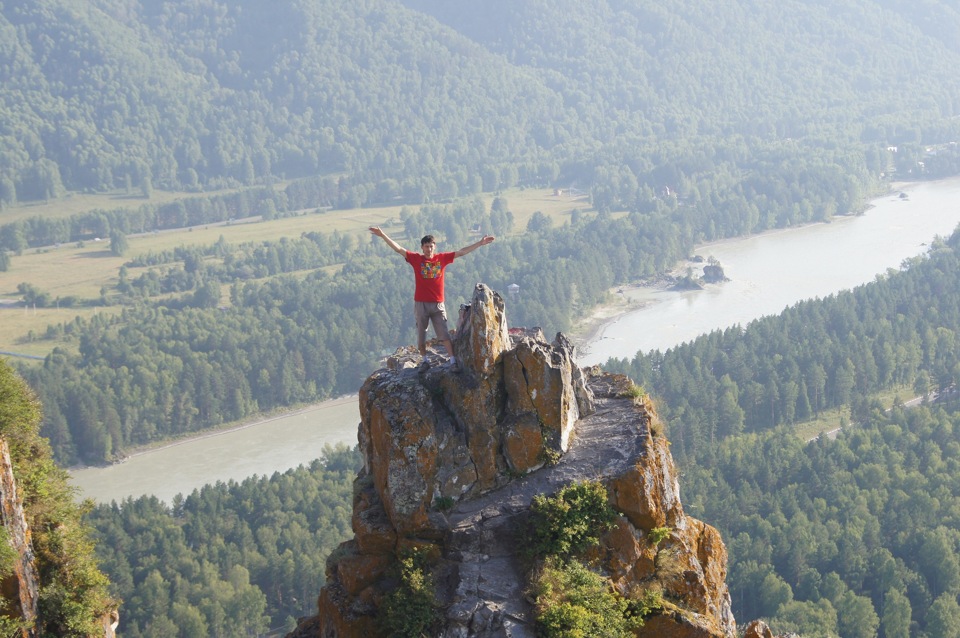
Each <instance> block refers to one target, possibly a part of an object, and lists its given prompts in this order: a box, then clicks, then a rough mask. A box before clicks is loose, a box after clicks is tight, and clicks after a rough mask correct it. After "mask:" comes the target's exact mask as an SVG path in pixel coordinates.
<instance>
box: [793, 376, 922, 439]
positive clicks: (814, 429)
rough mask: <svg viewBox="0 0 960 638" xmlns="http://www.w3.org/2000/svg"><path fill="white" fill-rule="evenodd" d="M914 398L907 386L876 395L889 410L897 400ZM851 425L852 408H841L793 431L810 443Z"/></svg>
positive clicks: (804, 423)
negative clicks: (825, 434)
mask: <svg viewBox="0 0 960 638" xmlns="http://www.w3.org/2000/svg"><path fill="white" fill-rule="evenodd" d="M913 397H914V393H913V390H912V389H911V388H910V387H908V386H905V385H904V386H899V387H896V388H892V389H890V390H886V391H884V392H881V393H880V394H878V395H876V398H877V399H879V400H880V403H881V404H882V405H883V406H884V407H885V408H886V409H888V410H889V409H890V408H891V407H892V406H893V404H894V401H895V400H899V401H907V400H909V399H912V398H913ZM849 423H850V407H849V406H841V407H839V408H832V409H830V410H824V411H822V412H821V413H820V417H819V418H817V419H810V420H808V421H803V422H800V423H797V424H796V425H794V426H793V431H794V433H796V435H797V436H798V437H800V438H801V439H803V440H804V441H809V440H810V439H815V438H816V437H817V436H818V435H820V434H822V433H825V432H832V431H834V430H836V429H837V428H839V427H841V425H843V424H847V425H849Z"/></svg>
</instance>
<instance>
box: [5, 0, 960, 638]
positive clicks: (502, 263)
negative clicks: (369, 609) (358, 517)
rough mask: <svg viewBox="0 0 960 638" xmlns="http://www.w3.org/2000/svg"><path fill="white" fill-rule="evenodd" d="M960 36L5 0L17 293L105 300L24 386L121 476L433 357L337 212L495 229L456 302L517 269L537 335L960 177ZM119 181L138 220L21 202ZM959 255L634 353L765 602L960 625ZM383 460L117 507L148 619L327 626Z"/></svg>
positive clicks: (559, 5) (831, 613)
mask: <svg viewBox="0 0 960 638" xmlns="http://www.w3.org/2000/svg"><path fill="white" fill-rule="evenodd" d="M958 33H960V11H958V10H957V8H956V7H954V6H953V5H952V4H951V3H948V2H945V1H943V0H939V1H938V0H934V1H930V2H924V3H922V4H918V3H914V2H908V1H907V0H829V1H824V2H816V3H810V2H795V1H788V2H779V3H773V4H764V3H756V2H749V1H747V0H737V1H735V2H727V3H722V4H718V5H716V6H706V5H704V3H698V2H694V1H692V0H665V1H662V2H658V3H652V2H646V1H642V2H632V3H627V2H619V1H616V0H587V1H584V2H571V1H568V0H557V1H555V2H549V3H547V2H520V3H517V2H509V1H503V0H494V1H492V2H486V3H482V4H480V3H473V4H470V3H463V2H447V1H445V0H402V1H396V0H362V1H356V2H337V1H335V0H286V1H284V2H270V1H267V0H251V1H249V2H244V3H228V2H222V1H218V0H181V1H172V0H33V1H29V2H28V1H24V0H0V271H4V272H10V273H16V274H17V275H18V276H19V275H20V274H21V272H22V277H21V278H20V279H19V280H20V281H22V282H23V283H22V284H20V286H18V288H17V290H16V291H6V290H4V291H0V294H2V295H3V296H5V297H10V296H15V297H17V298H20V299H22V300H23V301H24V302H25V303H26V304H28V305H31V306H33V307H44V306H50V305H56V307H57V308H70V307H82V308H94V307H95V308H97V309H104V310H106V311H105V312H102V313H100V314H96V315H87V318H80V317H78V318H77V319H75V320H71V321H64V322H60V323H57V324H53V325H50V326H37V327H36V328H35V330H34V331H33V332H32V333H31V339H35V340H39V341H48V342H49V343H51V344H57V346H58V347H57V348H55V349H53V350H52V352H51V353H50V354H49V355H48V356H46V357H45V358H44V360H43V361H42V362H39V363H23V364H18V366H17V371H18V372H19V374H20V375H21V376H22V377H23V378H24V379H25V380H26V381H27V382H28V383H29V385H30V386H31V387H32V388H33V389H34V391H35V392H36V393H37V395H38V397H39V399H40V401H41V404H42V406H43V421H42V430H41V431H42V434H43V435H44V436H45V437H47V438H48V439H49V442H50V446H51V449H52V455H53V458H55V459H56V460H57V462H59V463H60V464H63V465H67V464H74V463H81V462H82V463H102V462H110V461H113V460H116V459H119V458H122V457H123V455H124V454H125V453H126V452H127V451H128V450H129V449H130V448H132V447H134V446H138V445H143V444H149V443H152V442H156V441H160V440H165V439H168V438H171V437H176V436H182V435H185V434H189V433H191V432H195V431H198V430H201V429H204V428H209V427H212V426H216V425H220V424H223V423H225V422H230V421H234V420H237V419H242V418H249V417H251V416H254V415H256V414H259V413H261V412H264V411H267V410H273V409H277V408H283V407H287V406H292V405H297V404H301V403H304V402H311V401H317V400H320V399H324V398H328V397H331V396H335V395H338V394H341V393H347V392H354V391H356V389H357V387H358V386H359V385H360V383H361V382H362V380H363V379H364V378H365V377H366V376H367V375H368V374H369V373H370V371H372V370H373V369H374V368H375V367H376V366H377V365H378V362H379V360H380V358H381V357H382V356H383V355H384V354H386V353H388V352H390V351H392V350H393V349H394V348H395V347H397V346H399V345H404V344H406V343H408V342H409V341H410V340H411V335H412V332H413V330H412V320H411V318H410V317H409V316H408V313H407V312H405V311H404V309H405V308H406V307H407V301H406V300H407V297H408V294H409V289H408V284H409V282H408V281H407V278H408V273H407V272H406V271H405V270H404V269H402V268H401V267H398V264H397V263H396V262H395V260H392V259H391V258H390V255H387V254H385V253H384V252H383V251H382V250H380V249H381V248H382V246H380V245H379V244H377V243H375V242H370V241H369V238H368V237H365V236H364V237H361V236H358V235H356V234H350V233H341V232H339V231H337V232H331V231H329V230H327V229H326V227H327V218H326V217H325V215H327V214H329V212H330V211H331V210H346V209H362V208H364V207H367V208H369V207H372V206H377V205H388V204H389V205H393V206H398V207H399V206H401V205H402V206H403V209H402V212H401V213H400V215H399V219H397V220H395V222H394V224H393V228H392V229H391V232H394V233H395V234H396V236H397V237H398V238H400V239H401V240H402V241H403V242H405V243H407V244H408V245H413V244H414V243H415V241H416V238H418V237H419V236H420V235H422V234H423V233H426V232H434V233H436V234H438V236H439V237H440V238H441V239H442V241H443V244H444V246H446V247H448V248H451V249H455V248H456V247H459V246H460V245H463V244H466V243H469V242H470V241H472V240H471V237H472V235H471V233H472V232H474V231H475V230H476V229H478V228H479V229H480V230H481V231H482V232H485V233H492V234H496V235H497V236H498V241H497V242H496V243H495V244H493V245H491V246H490V247H488V248H487V249H485V250H484V251H478V252H477V253H475V254H473V255H470V257H469V258H468V259H464V260H463V261H462V262H459V261H458V263H457V264H456V268H455V270H454V271H452V273H451V274H452V277H451V280H450V281H449V282H448V286H449V288H448V295H449V297H450V298H451V299H457V298H463V297H466V296H467V294H468V292H469V290H470V289H471V288H472V285H473V283H474V282H476V281H485V282H487V283H488V284H490V285H491V286H493V287H494V288H496V289H499V290H504V289H505V288H506V286H507V285H509V284H511V283H516V282H521V283H522V284H523V291H524V292H523V294H522V295H521V297H519V298H517V299H514V300H511V304H510V307H509V312H510V317H509V320H510V322H511V324H512V325H541V326H543V327H544V328H545V330H546V331H547V333H548V334H549V333H552V332H553V331H556V330H566V329H568V328H569V327H570V326H571V325H572V324H573V322H574V321H575V319H576V318H577V317H578V316H582V315H583V314H584V312H585V311H586V310H588V309H589V308H591V307H592V306H595V305H596V304H598V303H600V302H602V301H603V300H604V296H605V294H606V291H607V290H609V289H610V287H612V286H615V285H617V284H622V283H626V282H631V281H636V280H637V279H639V278H642V277H647V276H651V275H654V274H656V273H659V272H662V271H664V270H666V269H668V268H670V267H671V266H672V265H673V264H675V263H676V262H677V260H678V259H680V258H682V257H684V256H686V255H688V254H689V253H690V251H691V250H692V248H693V247H694V246H695V245H696V244H697V243H699V242H703V241H709V240H715V239H719V238H724V237H733V236H740V235H745V234H750V233H755V232H760V231H763V230H768V229H772V228H782V227H789V226H794V225H798V224H803V223H810V222H816V221H829V220H830V219H831V218H833V217H834V216H837V215H848V214H857V213H859V212H861V211H862V209H863V206H864V204H865V202H866V200H867V199H868V198H869V197H870V196H871V195H874V194H876V193H878V192H881V191H883V190H884V189H885V188H886V185H887V184H888V183H889V181H891V180H898V179H906V180H914V179H927V178H937V177H943V176H949V175H956V174H960V149H958V147H957V142H958V141H960V78H958V77H957V69H960V38H957V34H958ZM530 188H548V189H551V190H552V189H556V190H557V191H564V190H567V191H569V190H571V189H573V190H576V191H577V192H583V193H586V194H587V199H586V200H585V202H584V207H583V209H582V210H580V209H578V210H575V211H574V212H573V214H572V215H571V216H570V218H569V219H568V220H566V221H565V222H564V223H557V222H555V221H553V220H552V219H551V218H549V217H548V216H544V215H534V216H533V217H532V218H531V219H530V221H529V223H525V224H523V225H517V224H516V223H515V216H514V214H513V212H512V211H511V205H510V198H509V196H508V195H504V193H506V192H508V191H510V190H511V189H513V190H512V192H517V190H518V189H530ZM116 192H119V193H122V194H123V198H121V199H118V200H117V201H116V205H114V206H111V207H110V208H105V209H96V210H86V211H82V212H77V213H74V214H71V215H59V216H41V215H35V214H31V213H30V207H31V206H33V205H37V204H40V203H44V202H45V203H51V202H52V203H56V202H58V201H67V200H68V199H69V198H70V196H71V194H74V193H90V194H98V193H116ZM161 192H162V193H168V192H177V193H180V194H182V195H184V197H182V198H177V199H175V200H174V201H166V200H165V201H163V202H161V201H157V200H158V198H157V197H156V195H157V194H158V193H161ZM491 193H492V194H498V195H500V196H499V197H496V198H494V199H493V203H492V204H490V205H486V204H484V203H483V202H484V200H483V199H481V197H479V196H480V195H481V194H491ZM187 195H189V197H187ZM301 215H310V216H312V217H311V219H315V220H316V230H315V231H312V232H307V233H304V234H302V235H298V236H290V237H285V238H283V239H281V240H264V241H255V242H246V243H231V242H228V241H226V240H225V239H221V241H217V242H211V243H209V244H207V245H199V244H193V245H184V246H182V247H179V248H175V249H170V250H165V251H158V252H152V253H149V254H136V255H131V256H130V257H129V259H128V260H127V262H126V263H125V265H124V266H123V267H121V269H120V270H119V272H117V273H116V277H115V278H113V279H112V280H111V281H110V283H109V284H106V285H104V286H103V287H102V288H101V289H100V294H99V295H86V296H85V295H79V294H78V295H61V296H54V295H51V294H50V293H48V292H47V291H46V290H44V288H43V286H42V285H39V284H38V282H37V281H36V280H32V275H31V273H29V272H25V271H18V268H19V263H20V262H19V261H18V259H19V257H20V256H22V255H23V254H25V253H26V252H28V251H32V250H36V251H42V250H47V249H48V248H49V247H51V246H56V245H59V244H62V243H65V242H78V243H82V242H87V241H92V240H95V239H99V238H109V241H110V251H111V252H112V253H113V254H115V255H118V256H122V255H124V253H125V252H127V249H128V247H127V241H126V237H127V236H128V235H134V234H140V233H155V232H157V231H162V230H166V229H178V228H185V227H195V226H200V225H204V224H213V223H221V222H230V221H232V220H236V219H241V218H259V219H263V220H271V219H277V218H286V217H294V216H301ZM958 244H960V240H958V239H957V238H956V237H954V238H951V239H949V240H942V241H939V242H937V243H936V244H935V245H934V247H933V249H932V250H931V251H930V254H929V255H928V256H927V257H925V258H921V259H917V260H915V261H914V262H911V263H909V264H906V265H905V268H903V269H902V270H901V271H899V272H891V273H888V274H887V276H885V277H881V278H879V280H878V281H876V282H874V283H872V284H870V285H868V286H864V287H861V288H859V289H857V290H854V291H850V292H847V293H843V294H840V295H836V296H835V297H831V298H829V299H826V300H817V301H809V302H802V303H799V304H797V305H796V306H795V307H793V308H790V309H788V310H786V311H785V312H784V313H782V314H781V315H780V316H777V317H769V318H765V319H762V320H758V321H756V322H753V323H751V324H750V325H748V326H742V327H737V328H734V329H730V330H726V331H722V332H716V333H713V334H710V335H705V336H703V337H702V338H700V339H698V340H696V341H694V342H692V343H689V344H685V345H684V346H681V347H679V348H675V349H673V350H670V351H668V352H663V353H660V352H652V353H638V354H637V355H636V356H629V357H627V358H625V359H623V360H621V361H615V362H611V364H610V367H613V368H615V369H620V370H624V371H627V372H629V373H630V374H631V375H632V376H634V378H636V379H637V380H638V382H639V383H642V384H643V385H644V386H645V387H646V389H647V390H648V391H649V392H650V393H651V394H653V395H654V396H655V397H656V398H657V401H658V403H659V409H660V412H661V415H662V416H663V417H664V420H665V421H666V422H667V425H668V433H669V436H670V438H671V440H672V441H673V450H674V454H675V455H676V457H677V459H678V461H679V462H680V463H681V465H682V466H683V471H684V478H683V479H682V484H683V490H684V501H685V503H688V504H689V507H690V510H691V514H693V515H694V516H697V517H698V518H702V519H703V520H706V521H708V522H710V523H713V524H715V525H717V526H718V527H719V528H720V530H721V533H722V534H723V536H724V538H725V539H726V540H727V543H728V546H729V547H730V551H731V559H732V560H731V575H730V586H731V591H732V593H733V596H734V605H735V612H736V615H737V617H738V618H743V619H749V618H752V617H756V616H764V617H767V618H770V619H771V620H772V621H773V624H774V627H775V628H776V629H777V630H779V631H787V630H793V631H799V632H801V633H802V635H803V636H834V635H840V636H843V637H844V638H847V637H848V636H856V637H859V636H865V637H867V636H874V635H880V636H883V637H884V638H893V637H897V638H900V637H907V636H911V637H913V638H934V637H943V636H953V635H960V608H958V605H957V594H958V593H960V583H958V582H956V581H957V579H956V573H955V572H957V569H956V565H957V561H958V560H960V558H958V552H960V536H958V534H957V529H958V528H957V524H956V521H954V520H953V518H952V516H953V510H954V509H956V508H955V506H954V505H953V499H955V498H956V494H957V493H958V491H957V490H956V489H954V487H953V485H952V482H953V481H952V479H951V478H950V476H951V474H955V473H956V472H955V471H953V470H954V469H955V468H953V466H952V463H954V457H955V456H956V449H957V440H956V436H955V435H954V434H953V433H954V431H955V429H956V428H957V418H956V415H955V413H954V412H955V409H956V405H955V402H952V400H953V397H954V395H953V394H952V390H953V388H954V387H955V383H956V380H957V375H958V374H960V363H958V362H960V358H958V355H957V343H956V336H955V334H954V333H955V331H956V329H957V328H956V326H958V325H960V316H958V313H960V309H958V307H957V304H958V300H960V290H957V283H956V282H957V280H958V276H957V275H958V271H960V262H958V260H960V258H958V257H957V250H958ZM0 312H3V311H0ZM894 387H897V388H903V387H908V388H911V389H912V390H913V391H914V392H916V393H919V394H924V393H927V392H931V395H930V396H931V397H932V396H934V394H933V393H937V394H938V395H939V396H941V397H945V398H950V399H951V401H946V402H940V403H937V404H935V405H926V406H924V407H921V408H917V409H901V408H900V407H899V406H898V407H896V408H895V409H893V410H891V411H889V412H886V413H884V412H883V411H882V410H879V409H878V407H877V403H876V401H875V400H874V399H873V398H872V397H873V396H874V395H875V394H876V393H878V392H881V391H885V390H887V391H889V390H890V389H891V388H894ZM839 406H848V407H849V409H850V414H851V419H850V421H851V422H852V423H855V427H854V428H851V429H848V430H845V431H844V432H843V433H841V434H840V436H839V437H838V439H837V440H836V441H831V440H827V439H825V438H824V439H820V440H817V441H816V442H814V443H810V444H804V443H803V442H802V441H800V440H799V439H798V438H797V437H796V436H795V435H794V434H793V433H792V428H793V426H794V425H795V424H797V423H798V422H801V421H803V420H805V419H807V418H810V417H811V416H816V415H817V414H819V413H821V412H822V411H824V410H828V409H834V408H837V407H839ZM31 418H33V417H31ZM36 418H39V414H37V415H36ZM355 463H356V459H355V458H354V457H353V456H352V454H351V453H350V452H348V451H345V450H327V451H326V453H325V455H324V458H323V459H321V460H318V461H317V462H316V463H314V464H313V465H312V466H311V467H309V468H301V469H299V470H296V471H292V472H289V473H287V474H283V475H275V476H273V477H270V478H256V479H250V480H248V481H245V482H243V483H241V484H230V485H217V486H208V487H206V488H204V489H202V490H198V491H197V492H195V493H194V494H192V495H185V496H184V497H183V498H181V499H178V500H177V501H175V502H174V503H173V504H163V503H159V502H157V501H156V500H155V499H149V498H145V499H138V500H136V501H127V502H124V503H122V504H114V505H112V506H106V505H104V506H100V507H97V508H96V509H95V510H94V511H93V512H92V514H91V515H90V517H89V520H90V521H91V523H92V524H93V525H94V526H95V528H96V536H97V537H98V538H99V539H100V541H101V542H100V544H99V547H98V551H99V553H100V560H101V564H102V565H103V568H104V570H105V571H106V572H107V573H108V574H109V576H110V578H111V580H112V581H113V592H112V593H113V595H114V596H116V597H118V598H122V599H123V600H124V611H122V613H121V616H122V618H123V621H122V622H123V623H124V624H123V626H122V627H121V631H122V633H123V635H130V636H138V635H141V636H180V635H246V634H249V635H255V634H256V633H262V632H265V631H268V630H270V629H280V628H284V627H289V626H290V625H291V623H292V619H293V618H295V617H296V616H297V615H301V614H304V613H308V612H311V611H312V610H313V600H312V599H313V597H314V596H315V594H316V592H317V591H318V590H319V586H320V584H321V583H322V574H323V561H324V557H325V554H326V553H327V552H329V551H330V550H331V549H332V548H333V547H334V546H335V545H336V544H337V543H338V542H340V541H341V540H342V539H343V537H344V536H345V535H348V534H349V514H348V512H349V504H350V498H351V496H350V480H351V479H352V476H353V474H354V471H355V470H354V466H355ZM891 512H895V513H896V516H890V513H891ZM70 515H71V516H72V515H73V514H72V513H71V514H70ZM111 548H123V551H114V550H112V549H111ZM951 570H952V572H954V573H952V574H951ZM88 574H94V572H88ZM91 582H92V584H91V585H90V587H91V588H92V589H91V591H93V594H91V600H93V601H94V602H93V603H90V602H89V601H87V602H88V603H89V604H91V605H93V604H94V603H96V604H100V605H101V606H102V601H100V600H99V599H96V597H97V596H100V595H101V594H102V592H101V591H100V590H99V589H97V588H98V587H101V586H102V584H103V583H102V582H100V581H99V580H97V579H96V578H94V577H93V576H91ZM94 594H95V595H94Z"/></svg>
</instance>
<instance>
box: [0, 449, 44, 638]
mask: <svg viewBox="0 0 960 638" xmlns="http://www.w3.org/2000/svg"><path fill="white" fill-rule="evenodd" d="M0 513H2V522H3V527H4V529H6V531H7V536H8V537H9V539H10V545H11V546H12V547H13V550H14V553H15V554H16V556H15V558H14V562H13V573H12V574H11V575H10V576H9V577H8V578H7V579H6V580H5V581H4V582H3V583H2V584H0V589H2V591H3V598H4V599H5V600H12V601H17V603H18V605H17V606H18V609H17V610H16V615H17V616H18V617H19V618H21V619H23V620H24V621H25V622H26V623H27V624H28V625H32V624H33V623H34V622H35V621H36V618H37V603H38V601H39V596H40V578H39V576H38V575H37V566H36V560H35V558H34V553H33V544H32V543H31V542H30V527H29V526H28V525H27V519H26V517H25V516H24V514H23V503H22V502H21V500H20V497H19V495H18V493H17V481H16V479H15V478H14V475H13V463H12V462H11V461H10V448H9V446H7V442H6V441H5V440H3V439H0ZM22 635H25V636H27V635H29V636H32V635H34V634H33V632H32V631H29V630H25V631H24V632H23V634H22Z"/></svg>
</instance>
